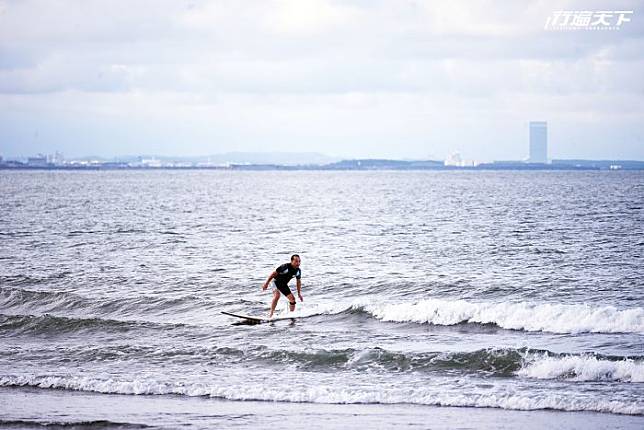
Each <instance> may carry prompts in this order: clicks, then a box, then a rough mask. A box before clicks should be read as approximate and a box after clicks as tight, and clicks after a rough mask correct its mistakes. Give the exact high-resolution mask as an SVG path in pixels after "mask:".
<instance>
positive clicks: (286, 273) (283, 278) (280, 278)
mask: <svg viewBox="0 0 644 430" xmlns="http://www.w3.org/2000/svg"><path fill="white" fill-rule="evenodd" d="M275 271H276V272H277V276H276V277H275V278H274V281H275V286H277V289H278V290H280V293H282V294H284V295H285V296H288V295H289V294H291V289H290V288H289V287H288V281H290V280H291V279H292V278H293V276H295V279H300V278H301V277H302V272H301V271H300V269H296V268H295V267H293V265H291V263H284V264H282V265H281V266H279V267H278V268H277V269H275Z"/></svg>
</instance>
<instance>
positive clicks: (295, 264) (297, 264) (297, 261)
mask: <svg viewBox="0 0 644 430" xmlns="http://www.w3.org/2000/svg"><path fill="white" fill-rule="evenodd" d="M291 266H293V267H295V268H296V269H297V268H298V267H300V256H299V255H297V254H293V255H291Z"/></svg>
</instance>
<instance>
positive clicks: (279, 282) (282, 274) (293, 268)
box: [262, 254, 304, 318]
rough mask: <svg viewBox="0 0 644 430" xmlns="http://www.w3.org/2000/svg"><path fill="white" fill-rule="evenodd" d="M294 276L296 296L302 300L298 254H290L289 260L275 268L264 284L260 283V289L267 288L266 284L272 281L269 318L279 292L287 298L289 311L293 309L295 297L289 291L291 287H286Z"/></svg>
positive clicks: (277, 299) (278, 297)
mask: <svg viewBox="0 0 644 430" xmlns="http://www.w3.org/2000/svg"><path fill="white" fill-rule="evenodd" d="M293 276H295V281H296V286H297V296H298V297H299V298H300V301H301V302H303V301H304V299H303V298H302V281H301V280H300V278H301V277H302V272H301V271H300V256H299V255H297V254H293V255H291V262H290V263H284V264H282V265H281V266H279V267H278V268H277V269H275V270H274V271H273V273H271V274H270V276H269V277H268V279H267V280H266V282H264V285H262V290H266V289H267V288H268V284H269V283H271V281H273V282H272V283H271V284H272V290H273V302H272V303H271V313H270V315H268V317H269V318H272V317H273V312H275V307H276V306H277V302H278V301H279V299H280V293H282V294H284V295H285V296H286V298H287V299H288V303H289V308H290V309H291V312H293V311H294V310H295V297H294V296H293V293H292V292H291V289H290V288H289V287H288V282H289V281H290V280H291V278H293Z"/></svg>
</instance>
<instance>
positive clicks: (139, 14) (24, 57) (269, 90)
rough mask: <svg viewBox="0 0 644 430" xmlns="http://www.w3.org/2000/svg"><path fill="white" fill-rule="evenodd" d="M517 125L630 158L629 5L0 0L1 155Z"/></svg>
mask: <svg viewBox="0 0 644 430" xmlns="http://www.w3.org/2000/svg"><path fill="white" fill-rule="evenodd" d="M557 11H593V12H597V11H633V13H632V14H630V15H628V16H629V17H630V21H629V22H624V23H622V24H621V26H620V27H619V28H620V29H619V30H602V31H591V30H576V31H575V30H549V29H546V28H545V24H546V21H547V19H548V18H549V17H552V16H553V14H554V13H555V12H557ZM613 22H614V21H613ZM530 121H547V122H548V155H549V157H550V158H586V159H637V160H644V2H641V1H640V2H638V1H593V0H587V1H521V0H518V1H476V0H472V1H454V0H449V1H435V0H433V1H406V0H398V1H380V0H356V1H328V0H283V1H270V0H265V1H253V0H245V1H239V0H231V1H198V0H189V1H181V0H171V1H170V0H154V1H133V0H127V1H120V0H110V1H95V0H75V1H68V0H46V1H32V0H16V1H12V0H11V1H5V0H0V155H2V156H4V157H5V158H7V157H15V156H26V155H33V154H35V153H39V152H40V153H53V152H54V151H60V152H62V153H63V154H64V155H65V156H66V157H68V158H69V157H79V156H85V155H99V156H103V157H114V156H123V155H137V154H158V155H166V156H172V155H175V156H198V155H209V154H219V153H226V152H232V151H241V152H317V153H323V154H327V155H330V156H334V157H340V158H398V159H434V160H442V159H445V158H447V157H448V156H449V154H451V153H453V152H456V151H458V152H459V153H460V154H461V157H462V158H464V159H470V160H478V161H492V160H519V159H525V158H526V157H527V156H528V133H529V125H528V124H529V122H530Z"/></svg>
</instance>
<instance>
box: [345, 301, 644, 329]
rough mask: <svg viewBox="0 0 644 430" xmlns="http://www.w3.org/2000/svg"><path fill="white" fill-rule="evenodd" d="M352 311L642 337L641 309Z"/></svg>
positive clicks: (439, 304)
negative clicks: (630, 334) (631, 334)
mask: <svg viewBox="0 0 644 430" xmlns="http://www.w3.org/2000/svg"><path fill="white" fill-rule="evenodd" d="M353 307H354V308H361V309H364V310H365V311H367V312H369V313H370V314H372V315H373V316H374V317H376V318H378V319H381V320H383V321H395V322H417V323H431V324H437V325H454V324H459V323H465V322H469V323H480V324H496V325H498V326H499V327H502V328H506V329H513V330H526V331H546V332H552V333H573V334H575V333H584V332H588V333H637V334H644V308H641V307H637V308H631V309H617V308H615V307H614V306H590V305H585V304H583V305H582V304H580V305H566V304H551V303H543V304H535V303H525V302H521V303H513V302H504V303H491V302H490V303H474V302H467V301H465V300H443V299H427V300H421V301H418V302H413V303H398V304H362V303H357V304H354V305H353Z"/></svg>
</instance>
